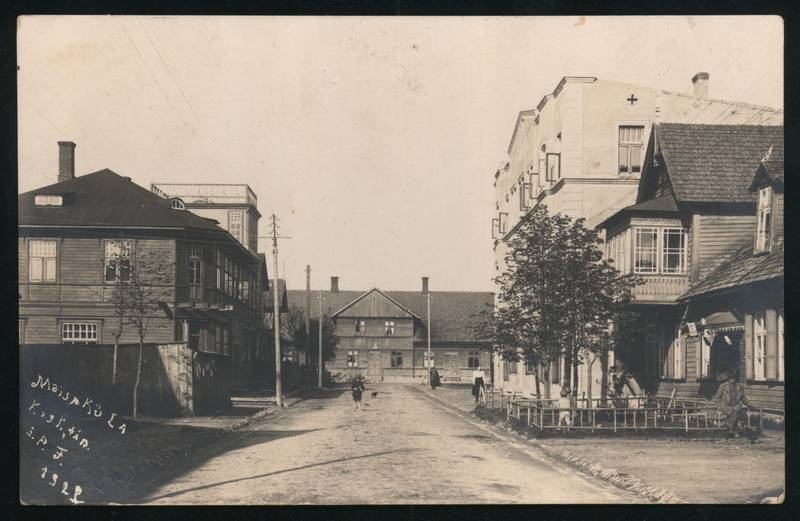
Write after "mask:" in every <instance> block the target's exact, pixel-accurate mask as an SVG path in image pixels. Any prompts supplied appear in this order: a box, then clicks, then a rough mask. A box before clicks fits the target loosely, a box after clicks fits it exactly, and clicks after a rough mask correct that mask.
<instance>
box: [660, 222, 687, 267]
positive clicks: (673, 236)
mask: <svg viewBox="0 0 800 521" xmlns="http://www.w3.org/2000/svg"><path fill="white" fill-rule="evenodd" d="M663 234H664V235H663V248H662V252H661V253H662V257H661V258H662V261H661V262H662V264H661V271H662V272H663V273H684V272H686V231H685V230H684V229H683V228H664V229H663Z"/></svg>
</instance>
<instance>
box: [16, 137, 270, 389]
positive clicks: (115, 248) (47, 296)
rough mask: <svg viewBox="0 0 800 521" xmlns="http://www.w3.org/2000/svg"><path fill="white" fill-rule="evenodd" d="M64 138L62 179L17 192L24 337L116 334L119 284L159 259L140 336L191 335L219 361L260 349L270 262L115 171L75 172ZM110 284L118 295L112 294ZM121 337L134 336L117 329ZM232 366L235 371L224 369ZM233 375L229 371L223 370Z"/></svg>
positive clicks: (64, 339)
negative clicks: (153, 307)
mask: <svg viewBox="0 0 800 521" xmlns="http://www.w3.org/2000/svg"><path fill="white" fill-rule="evenodd" d="M59 147H60V158H59V164H60V173H59V182H58V183H56V184H53V185H50V186H46V187H43V188H39V189H36V190H32V191H30V192H27V193H24V194H21V195H19V197H18V204H19V241H18V247H19V250H18V253H19V295H20V302H19V342H20V344H22V347H23V348H24V345H25V344H73V343H77V344H111V343H113V342H114V332H115V330H116V328H117V322H118V320H117V319H116V317H117V314H116V312H115V302H116V296H115V295H117V294H118V291H119V290H118V287H119V285H120V284H129V283H130V279H131V274H132V273H135V272H136V270H137V269H139V268H140V267H141V265H140V264H139V263H144V262H145V261H144V259H147V258H152V259H157V260H158V272H157V273H149V274H148V277H149V279H148V280H149V281H150V283H148V286H149V287H150V288H153V289H154V291H156V290H157V291H156V293H157V298H158V304H159V307H158V311H157V312H153V313H151V316H148V318H149V327H148V329H147V335H146V338H145V342H148V343H169V342H175V341H188V343H189V345H190V347H191V349H192V350H193V351H194V352H196V353H205V354H207V355H209V357H211V358H213V359H214V360H217V359H218V361H217V362H214V364H212V365H214V367H215V369H213V370H219V368H223V367H227V368H228V369H227V371H228V372H230V365H231V364H230V358H231V356H234V357H244V358H245V359H249V358H254V357H256V356H257V337H258V335H259V329H260V328H261V327H262V325H263V303H262V292H263V290H264V289H266V287H267V284H268V280H267V273H266V265H265V263H264V262H263V259H259V258H258V257H257V256H256V255H255V254H254V253H253V252H252V251H250V250H249V249H248V248H246V247H245V246H244V245H243V244H241V243H240V242H238V241H237V240H235V239H234V238H233V237H232V236H231V234H230V233H228V232H227V231H226V230H224V229H223V228H221V227H220V226H219V225H218V224H217V222H216V221H214V220H212V219H208V218H203V217H200V216H198V215H195V214H193V213H192V212H189V211H186V210H185V209H184V208H183V207H182V206H181V205H177V204H175V201H172V200H168V199H164V198H162V197H159V196H158V195H156V194H154V193H152V192H150V191H148V190H146V189H145V188H142V187H140V186H138V185H136V184H135V183H133V182H132V181H131V180H130V178H127V177H123V176H120V175H118V174H116V173H115V172H112V171H111V170H107V169H106V170H101V171H98V172H94V173H91V174H87V175H83V176H80V177H75V175H74V149H75V145H74V143H68V142H62V143H59ZM115 292H117V293H115ZM119 341H120V343H133V342H137V341H138V336H137V333H136V331H135V329H134V328H133V327H131V326H130V325H126V326H125V327H123V329H122V332H121V335H120V338H119ZM229 374H230V373H229ZM228 380H230V378H228Z"/></svg>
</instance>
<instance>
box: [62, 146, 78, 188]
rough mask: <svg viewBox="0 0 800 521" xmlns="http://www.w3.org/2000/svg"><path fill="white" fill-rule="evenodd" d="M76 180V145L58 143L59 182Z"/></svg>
mask: <svg viewBox="0 0 800 521" xmlns="http://www.w3.org/2000/svg"><path fill="white" fill-rule="evenodd" d="M70 179H75V143H73V142H72V141H59V142H58V182H59V183H60V182H61V181H69V180H70Z"/></svg>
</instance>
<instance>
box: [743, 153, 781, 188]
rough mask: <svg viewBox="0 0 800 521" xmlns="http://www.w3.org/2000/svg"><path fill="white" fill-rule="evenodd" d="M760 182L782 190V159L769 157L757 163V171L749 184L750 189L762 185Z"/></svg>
mask: <svg viewBox="0 0 800 521" xmlns="http://www.w3.org/2000/svg"><path fill="white" fill-rule="evenodd" d="M765 181H766V182H765ZM762 183H763V184H770V185H773V186H776V187H777V188H780V189H781V190H783V161H777V160H774V159H772V158H770V159H768V160H767V161H762V162H761V163H760V164H759V165H758V171H757V172H756V175H755V176H754V177H753V182H752V183H751V184H750V190H757V189H758V187H759V186H763V184H762Z"/></svg>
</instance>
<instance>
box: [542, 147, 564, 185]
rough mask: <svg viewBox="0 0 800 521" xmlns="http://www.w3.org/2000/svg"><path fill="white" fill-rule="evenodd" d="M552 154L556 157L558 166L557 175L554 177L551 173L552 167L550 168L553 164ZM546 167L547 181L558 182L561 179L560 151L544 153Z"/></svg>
mask: <svg viewBox="0 0 800 521" xmlns="http://www.w3.org/2000/svg"><path fill="white" fill-rule="evenodd" d="M551 156H552V157H554V158H555V160H556V163H555V166H556V167H557V168H556V172H555V177H553V176H552V175H551V169H550V165H551V163H550V157H551ZM544 168H545V171H544V176H545V181H547V182H551V183H552V182H557V181H558V180H559V179H561V153H560V152H545V154H544Z"/></svg>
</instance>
